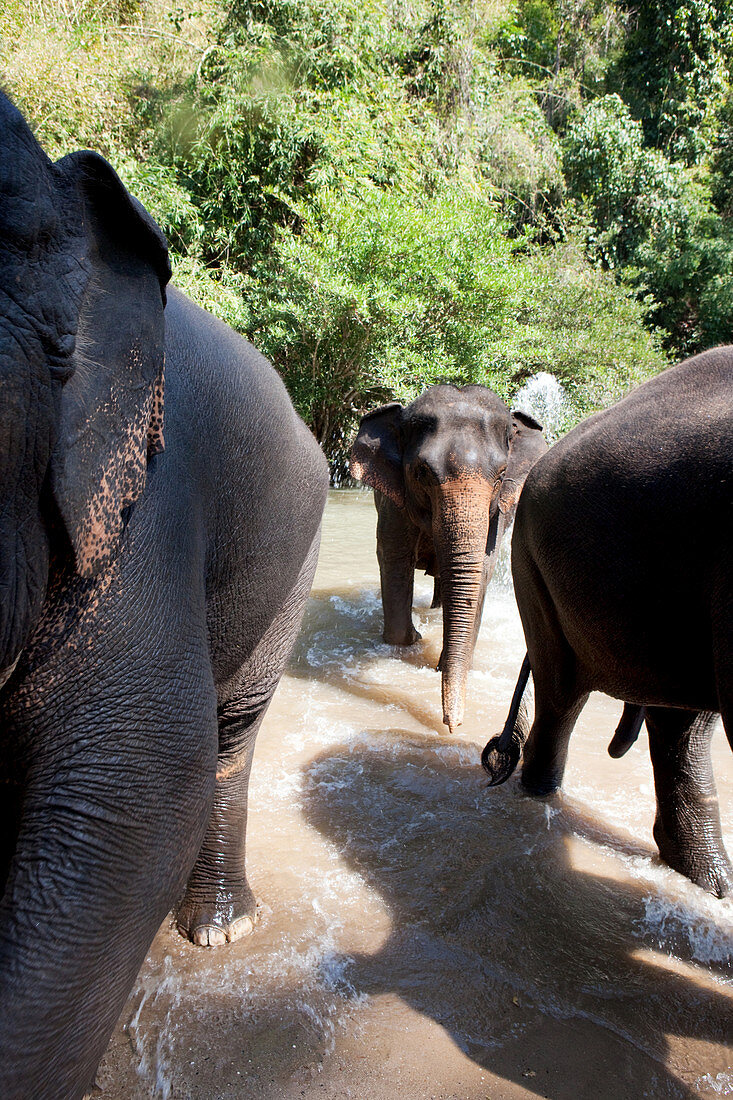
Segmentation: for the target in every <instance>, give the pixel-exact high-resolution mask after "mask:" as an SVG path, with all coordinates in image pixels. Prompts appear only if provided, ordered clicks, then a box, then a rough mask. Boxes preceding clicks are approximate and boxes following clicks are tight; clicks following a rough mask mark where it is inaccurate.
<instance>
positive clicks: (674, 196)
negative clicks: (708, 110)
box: [564, 96, 733, 354]
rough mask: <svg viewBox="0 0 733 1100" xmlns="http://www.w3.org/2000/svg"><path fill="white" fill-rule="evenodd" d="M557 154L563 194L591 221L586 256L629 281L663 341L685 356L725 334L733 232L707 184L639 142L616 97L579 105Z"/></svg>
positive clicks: (732, 318) (732, 283)
mask: <svg viewBox="0 0 733 1100" xmlns="http://www.w3.org/2000/svg"><path fill="white" fill-rule="evenodd" d="M564 153H565V169H566V177H567V180H568V185H569V189H570V193H571V194H572V195H573V196H574V198H575V199H576V200H577V201H578V202H579V203H580V204H581V205H582V207H583V208H584V209H585V211H586V213H587V215H588V218H589V221H590V223H591V228H590V230H589V231H588V234H587V238H588V243H589V248H590V251H591V254H592V255H593V256H594V257H596V258H598V259H600V260H601V261H602V262H603V263H604V265H605V266H607V267H610V268H614V269H616V270H617V271H619V272H623V277H624V279H625V281H627V282H629V283H630V284H631V285H633V286H634V287H636V289H637V290H638V291H639V293H640V295H641V296H642V297H643V298H645V300H646V303H647V318H648V321H649V323H650V324H652V325H654V326H657V327H659V328H661V329H663V330H664V331H665V332H666V334H667V342H668V344H669V346H670V347H671V348H673V349H674V350H675V351H677V352H678V353H680V354H688V353H691V352H693V351H695V350H697V349H699V348H700V347H704V346H706V345H708V344H710V343H718V342H720V341H721V340H722V341H725V340H729V339H730V338H731V336H730V334H731V331H733V327H732V322H733V314H732V313H731V308H730V303H731V302H732V301H733V275H732V274H731V273H732V272H733V235H732V234H731V232H730V230H729V229H728V228H726V226H725V225H724V224H723V222H722V221H721V219H720V216H719V215H718V214H717V212H716V211H715V210H714V208H713V206H712V203H711V196H710V188H709V184H708V182H707V181H706V180H705V179H704V178H702V177H700V175H699V173H697V172H695V171H692V170H690V169H687V168H685V167H684V166H683V165H681V164H675V163H674V162H671V161H669V160H668V159H667V158H666V157H665V156H664V155H663V154H662V153H661V152H659V151H658V150H656V149H650V148H649V147H648V146H646V145H645V144H644V138H643V131H642V127H641V124H640V123H639V122H636V121H634V120H633V119H632V118H631V116H630V113H629V108H628V107H627V106H626V105H625V104H624V103H623V101H622V100H621V99H620V98H619V97H618V96H606V97H604V98H602V99H598V100H595V101H593V102H592V103H591V104H590V105H589V106H588V107H587V109H586V110H585V112H584V113H583V114H582V115H581V116H580V118H579V119H578V120H577V122H576V123H575V124H574V125H572V126H571V127H570V128H569V130H568V133H567V135H566V139H565V143H564Z"/></svg>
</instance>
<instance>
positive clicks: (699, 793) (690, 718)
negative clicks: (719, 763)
mask: <svg viewBox="0 0 733 1100" xmlns="http://www.w3.org/2000/svg"><path fill="white" fill-rule="evenodd" d="M716 719H717V715H716V714H713V713H710V712H708V711H685V710H673V709H672V708H668V707H649V708H648V709H647V715H646V725H647V730H648V731H649V751H650V753H651V758H652V766H653V768H654V787H655V790H656V795H657V814H656V820H655V822H654V839H655V841H656V842H657V846H658V848H659V854H660V855H661V857H662V859H663V860H664V861H665V863H668V864H669V866H670V867H672V868H673V869H674V870H675V871H679V872H680V873H681V874H683V875H685V876H686V877H687V878H689V879H690V880H691V881H692V882H694V883H696V884H697V885H698V886H702V888H703V889H704V890H707V891H708V892H709V893H711V894H715V895H716V896H717V897H725V896H726V895H727V894H728V893H729V892H730V890H731V888H732V887H733V866H731V862H730V860H729V858H728V855H727V853H726V851H725V848H724V847H723V838H722V836H721V830H720V814H719V811H718V798H717V793H716V790H715V781H714V779H713V772H712V765H711V761H710V739H711V736H712V732H713V727H714V725H715V722H716Z"/></svg>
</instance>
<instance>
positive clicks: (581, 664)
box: [482, 347, 733, 896]
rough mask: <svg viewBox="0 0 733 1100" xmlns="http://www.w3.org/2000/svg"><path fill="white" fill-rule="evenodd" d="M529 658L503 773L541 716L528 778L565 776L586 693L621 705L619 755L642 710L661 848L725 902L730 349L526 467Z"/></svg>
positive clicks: (489, 761) (520, 551)
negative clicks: (719, 787)
mask: <svg viewBox="0 0 733 1100" xmlns="http://www.w3.org/2000/svg"><path fill="white" fill-rule="evenodd" d="M512 570H513V574H514V587H515V592H516V596H517V603H518V606H519V611H520V614H521V617H522V624H523V626H524V633H525V637H526V640H527V653H528V660H527V661H526V662H525V666H524V668H523V672H522V675H521V676H520V682H519V684H518V685H517V690H516V692H515V698H514V701H513V704H512V708H511V712H510V715H509V719H508V721H507V724H506V727H505V729H504V732H503V734H502V735H501V737H500V738H498V739H494V740H492V741H490V742H489V744H488V745H487V746H486V748H485V749H484V753H483V757H482V759H483V764H484V767H485V768H486V770H487V771H488V772H489V774H490V775H491V777H492V782H493V783H499V782H503V781H504V780H505V779H506V778H507V777H508V775H510V774H511V771H512V770H513V768H514V767H515V766H516V763H517V762H518V759H519V755H520V752H521V749H522V745H523V743H524V740H525V737H526V736H527V722H526V720H525V718H524V717H523V715H522V711H521V708H520V699H521V695H522V691H523V688H524V683H525V682H526V678H527V675H528V673H529V669H530V668H531V671H532V676H533V678H534V684H535V718H534V722H533V723H532V727H531V730H530V732H529V737H528V739H527V741H526V744H525V745H524V761H523V770H522V783H523V785H524V787H525V788H526V789H527V790H529V791H530V792H532V793H534V794H543V795H544V794H548V793H550V792H552V791H554V790H556V789H557V788H558V787H559V786H560V783H561V782H562V778H563V772H564V768H565V760H566V756H567V750H568V741H569V738H570V735H571V733H572V730H573V726H574V725H575V722H576V719H577V718H578V715H579V714H580V711H581V710H582V708H583V705H584V704H585V701H586V699H587V697H588V693H589V692H591V691H603V692H605V693H606V694H608V695H611V696H614V697H615V698H617V699H622V700H624V701H625V703H626V706H625V707H624V712H623V715H622V719H621V722H620V725H619V729H618V730H617V732H616V736H615V737H614V739H613V741H612V742H611V746H610V748H609V751H610V752H611V755H614V756H617V755H621V753H622V752H623V751H625V749H626V748H628V746H629V745H630V744H631V742H632V741H633V740H634V739H635V737H636V735H637V733H638V731H639V727H640V725H641V722H642V719H644V718H645V719H646V726H647V730H648V733H649V748H650V752H651V759H652V765H653V768H654V784H655V789H656V796H657V814H656V821H655V825H654V837H655V840H656V842H657V845H658V847H659V851H660V854H661V856H662V858H663V859H664V860H665V861H666V862H667V863H668V864H669V865H670V866H671V867H673V868H675V869H676V870H678V871H680V872H681V873H682V874H683V875H686V876H687V877H688V878H689V879H691V880H692V881H693V882H695V883H697V884H698V885H700V886H702V887H703V888H704V889H706V890H708V891H710V892H711V893H713V894H717V895H718V896H723V895H725V894H726V893H728V892H729V890H730V889H731V885H733V868H732V867H731V863H730V860H729V859H728V856H727V854H726V852H725V849H724V847H723V842H722V839H721V833H720V818H719V813H718V806H717V799H716V795H715V784H714V781H713V776H712V771H711V764H710V736H711V732H712V727H713V724H714V722H715V718H716V712H720V713H721V714H722V716H723V724H724V726H725V730H726V733H727V735H728V740H729V741H730V742H731V745H733V348H730V347H727V348H715V349H713V350H712V351H708V352H705V353H704V354H703V355H698V356H696V357H695V358H693V359H688V360H686V361H685V362H684V363H681V364H679V365H678V366H676V367H672V368H670V369H669V370H666V371H664V372H663V373H662V374H660V375H658V376H657V377H656V378H654V379H652V380H651V381H649V382H647V383H645V384H644V385H643V386H640V387H639V388H638V389H637V390H635V391H634V392H632V393H631V394H630V395H629V396H628V397H626V398H625V399H624V400H623V401H620V402H619V403H618V404H617V405H615V406H613V408H611V409H608V410H607V411H605V412H602V413H598V414H597V415H596V416H593V417H591V418H590V419H589V420H587V421H585V422H584V423H582V424H580V425H579V427H577V428H575V429H574V431H572V432H570V433H569V434H568V435H567V436H566V437H565V438H564V439H563V440H561V442H560V443H558V444H557V445H556V446H555V447H553V449H552V450H551V451H550V452H549V454H547V455H546V456H545V457H544V458H543V459H542V460H541V461H540V462H538V463H537V465H536V466H535V468H534V469H533V470H532V472H531V474H530V476H529V477H528V478H527V483H526V485H525V487H524V493H523V495H522V499H521V501H520V504H519V508H518V510H517V518H516V523H515V526H514V537H513V542H512Z"/></svg>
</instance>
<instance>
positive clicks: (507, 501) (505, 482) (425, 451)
mask: <svg viewBox="0 0 733 1100" xmlns="http://www.w3.org/2000/svg"><path fill="white" fill-rule="evenodd" d="M546 449H547V444H546V443H545V440H544V438H543V436H542V428H541V427H540V425H539V424H537V423H536V421H534V420H533V419H532V417H530V416H527V415H526V414H525V413H522V412H510V411H509V409H508V408H507V406H506V405H505V404H504V402H503V401H502V400H501V399H500V398H499V397H497V396H496V394H495V393H492V391H491V390H489V389H487V388H486V387H485V386H462V387H457V386H450V385H440V386H430V387H429V388H428V389H427V390H426V391H425V392H424V393H423V394H421V396H420V397H418V398H417V400H416V401H413V402H412V404H411V405H408V406H407V407H406V408H403V406H402V405H399V404H391V405H385V406H384V407H383V408H380V409H376V410H375V411H374V412H372V413H368V414H367V415H366V416H365V417H363V419H362V421H361V425H360V427H359V432H358V435H357V437H356V440H355V441H354V443H353V445H352V448H351V472H352V474H353V476H354V477H355V478H357V479H358V480H360V481H363V482H364V483H365V484H366V485H369V486H371V487H372V488H373V489H374V501H375V504H376V508H377V514H378V520H377V557H378V559H379V571H380V576H381V583H382V606H383V609H384V640H385V641H386V642H388V643H389V644H391V645H412V643H413V642H415V641H416V640H417V639H418V638H419V637H420V635H419V634H418V633H417V631H416V630H415V627H414V625H413V622H412V592H413V580H414V572H415V569H416V568H420V569H425V570H426V572H427V573H429V574H431V575H432V576H434V577H435V579H436V584H435V598H434V601H433V605H434V606H436V605H437V604H438V602H442V604H443V653H442V656H441V658H440V669H441V672H442V695H443V721H444V722H445V724H446V725H447V726H448V728H449V729H450V730H451V732H452V731H453V730H454V729H455V727H456V726H459V725H460V724H461V723H462V721H463V710H464V705H465V696H466V681H467V678H468V672H469V669H470V667H471V660H472V657H473V650H474V647H475V644H476V638H477V635H478V630H479V627H480V625H481V612H482V609H483V602H484V596H485V594H486V586H487V585H488V583H489V581H490V580H491V576H492V574H493V571H494V566H495V565H496V558H497V555H498V552H499V546H500V544H501V539H502V536H503V534H504V532H505V530H506V529H507V527H508V526H509V525H510V523H511V521H512V519H513V517H514V512H515V509H516V506H517V501H518V500H519V494H520V492H521V490H522V485H523V483H524V479H525V478H526V476H527V473H528V472H529V470H530V468H531V467H532V465H533V464H534V463H535V462H536V461H537V459H538V458H539V457H540V455H542V454H543V453H544V452H545V451H546Z"/></svg>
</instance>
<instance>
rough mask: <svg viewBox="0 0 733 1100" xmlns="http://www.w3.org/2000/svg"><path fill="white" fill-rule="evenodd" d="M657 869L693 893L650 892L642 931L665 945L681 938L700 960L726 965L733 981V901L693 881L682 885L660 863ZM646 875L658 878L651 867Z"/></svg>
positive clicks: (729, 979)
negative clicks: (672, 895) (708, 892)
mask: <svg viewBox="0 0 733 1100" xmlns="http://www.w3.org/2000/svg"><path fill="white" fill-rule="evenodd" d="M654 870H657V868H655V869H654ZM658 870H659V871H661V872H662V874H660V875H659V876H658V877H659V878H662V877H663V878H664V879H667V880H670V881H669V884H670V885H674V886H675V887H676V888H677V889H678V890H679V889H684V890H685V892H686V893H689V895H690V896H689V897H687V898H674V897H669V896H664V894H662V893H661V892H660V893H654V894H649V895H647V897H645V898H644V910H645V911H644V919H643V923H642V930H643V931H644V932H646V933H648V934H649V935H651V936H653V937H654V938H655V940H657V942H658V943H659V945H660V946H662V947H663V946H664V945H665V944H669V943H670V942H672V943H674V942H676V941H679V940H680V939H682V940H683V942H686V944H687V945H688V946H689V951H690V954H691V956H692V958H693V959H695V960H696V961H697V962H700V963H703V964H710V963H722V964H723V965H724V966H726V967H727V968H728V971H729V976H728V981H729V982H730V983H733V902H731V901H729V900H723V901H721V900H720V899H719V898H713V897H711V896H710V895H709V894H705V893H703V891H702V890H699V889H695V887H694V886H692V885H690V884H687V885H684V886H681V884H680V883H679V881H678V880H679V877H680V876H679V875H677V874H675V872H674V871H672V870H670V869H669V868H666V867H665V868H662V867H661V866H660V867H659V868H658ZM650 872H651V873H650ZM647 875H648V876H649V877H657V876H655V875H654V874H653V870H652V868H651V867H650V868H649V871H646V873H645V877H647ZM670 876H674V879H670Z"/></svg>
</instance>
